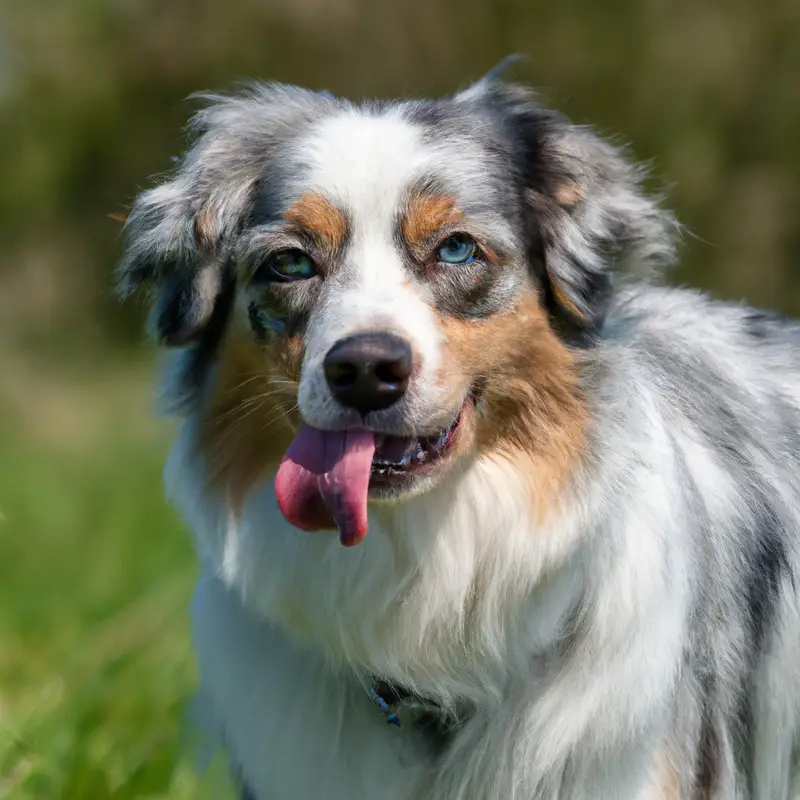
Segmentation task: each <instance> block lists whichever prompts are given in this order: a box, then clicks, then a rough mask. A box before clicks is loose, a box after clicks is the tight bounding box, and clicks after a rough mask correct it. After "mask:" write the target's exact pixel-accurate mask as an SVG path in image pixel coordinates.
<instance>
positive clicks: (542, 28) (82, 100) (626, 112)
mask: <svg viewBox="0 0 800 800" xmlns="http://www.w3.org/2000/svg"><path fill="white" fill-rule="evenodd" d="M798 42H800V3H798V0H716V2H714V1H712V0H606V2H603V3H600V2H596V0H561V2H549V3H543V2H535V1H534V0H526V1H525V2H523V1H522V0H517V1H516V2H512V1H511V0H497V2H492V1H491V0H453V1H452V2H450V0H403V1H402V2H396V3H395V2H385V1H381V0H226V2H221V0H220V2H210V0H195V1H193V2H190V1H189V0H170V1H169V2H166V0H49V1H48V0H0V254H1V255H0V364H2V372H1V373H0V376H1V377H0V800H6V799H7V798H8V799H10V800H23V798H26V799H27V798H29V799H30V800H50V799H51V798H53V799H55V798H69V800H77V798H88V800H103V799H104V798H118V799H119V800H123V799H126V798H175V799H176V800H180V799H182V798H187V800H188V798H201V797H207V798H211V797H214V798H224V797H226V796H227V794H226V790H225V789H224V788H223V777H222V776H223V770H222V767H221V766H219V767H218V768H217V769H216V770H214V769H212V771H211V772H210V773H209V774H207V775H206V777H205V778H202V779H200V778H198V777H197V776H196V775H195V774H194V772H193V770H192V769H191V765H190V763H189V761H188V759H187V758H186V757H185V756H184V755H182V754H183V753H184V752H185V749H186V748H185V745H186V744H187V737H186V735H185V731H184V727H185V726H184V725H183V721H182V714H183V708H184V706H185V702H186V700H187V698H188V697H189V696H190V695H191V691H192V687H193V685H194V680H195V673H194V666H193V662H192V657H191V652H190V649H189V644H188V639H187V628H188V620H187V613H186V608H187V602H188V599H189V596H190V593H191V587H192V581H193V579H194V577H195V566H194V563H193V559H192V555H191V549H190V546H189V539H188V536H187V535H186V534H185V533H184V532H183V531H182V530H181V527H180V525H179V524H178V522H177V520H176V519H175V516H174V515H173V514H172V512H171V511H170V510H169V509H168V508H167V507H166V506H165V504H164V502H163V500H162V494H161V485H160V469H161V464H162V462H163V458H164V455H165V453H166V449H167V446H168V442H169V437H170V435H171V433H172V423H169V422H166V421H163V420H156V419H155V418H154V416H153V403H152V399H151V398H152V378H153V372H154V353H153V352H152V349H151V348H150V347H149V346H148V345H147V344H145V343H142V342H141V326H142V319H143V310H142V308H141V307H140V306H138V305H137V304H132V305H130V306H128V307H125V308H120V307H119V306H118V305H117V304H116V303H115V302H114V301H113V298H112V295H111V272H112V269H113V265H114V262H115V259H116V258H117V255H118V249H119V225H118V224H117V223H115V222H113V221H112V220H110V219H109V217H108V216H107V215H108V214H109V213H124V211H125V209H126V207H127V206H128V204H129V203H130V201H131V200H132V198H133V197H134V196H135V194H136V193H137V191H139V190H140V189H141V188H144V187H145V186H147V185H148V182H149V180H150V179H151V176H153V175H156V174H158V173H160V172H163V171H164V170H166V169H168V168H169V166H170V156H171V155H174V154H177V153H178V152H180V150H181V148H182V146H183V134H182V130H181V128H182V125H183V123H184V121H185V118H186V115H187V113H188V111H189V106H188V105H187V104H186V103H185V102H184V98H185V97H186V96H187V95H188V94H189V93H191V92H193V91H196V90H199V89H225V88H229V87H231V86H232V85H233V84H234V83H235V82H236V81H238V80H240V79H246V78H264V79H276V80H281V81H288V82H292V83H301V84H306V85H309V86H311V87H314V88H320V89H321V88H325V89H329V90H331V91H333V92H337V93H343V94H348V95H352V96H356V97H358V96H376V95H377V96H386V95H395V94H401V95H402V94H428V95H430V94H434V93H440V92H449V91H452V90H454V89H456V88H458V87H461V86H464V85H465V84H466V83H468V82H470V81H472V80H474V79H476V78H477V77H479V76H480V75H481V74H483V73H484V72H485V71H486V70H488V69H489V68H490V67H491V66H492V65H493V64H494V63H496V62H497V61H499V60H500V59H501V58H502V57H503V56H505V55H507V54H509V53H512V52H518V53H522V54H525V55H527V56H528V57H529V58H528V60H527V62H523V63H522V64H519V65H517V66H516V67H515V68H514V70H513V71H512V74H513V75H514V77H517V78H519V79H521V80H524V81H526V82H528V83H531V84H534V85H536V86H538V87H539V88H540V89H541V90H542V91H543V93H544V95H545V97H546V98H547V99H548V101H549V102H550V103H552V104H553V105H556V106H558V107H559V108H561V109H562V110H564V111H566V112H567V113H568V114H569V115H570V116H572V117H573V118H574V119H575V120H577V121H579V122H583V123H592V124H594V125H596V126H598V127H599V128H600V130H601V131H603V132H606V133H610V134H615V135H619V136H620V137H621V138H622V139H623V140H626V141H628V142H630V143H631V144H632V146H633V151H634V153H635V155H636V157H637V158H639V159H642V160H652V162H653V165H654V186H656V187H659V186H666V187H667V188H668V189H669V197H670V203H671V204H672V205H673V206H674V207H675V208H676V209H677V211H678V213H679V215H680V218H681V220H682V221H683V222H684V223H685V224H686V225H687V226H688V228H689V230H690V231H691V232H692V233H693V234H694V235H693V236H690V237H688V238H687V240H686V242H685V245H684V248H683V252H682V260H681V266H680V267H679V269H678V270H677V271H676V273H675V274H674V276H673V277H674V279H675V280H679V281H682V282H686V283H692V284H695V285H699V286H702V287H704V288H707V289H711V290H713V291H714V292H715V293H716V294H718V295H719V296H722V297H727V298H734V299H746V300H748V301H750V302H752V303H755V304H758V305H762V306H771V307H775V308H778V309H781V310H784V311H787V312H793V313H794V312H800V293H799V292H798V284H800V213H799V212H800V197H799V196H798V195H799V194H800V181H799V180H798V178H800V174H799V173H800V46H799V45H798ZM298 800H300V799H299V798H298Z"/></svg>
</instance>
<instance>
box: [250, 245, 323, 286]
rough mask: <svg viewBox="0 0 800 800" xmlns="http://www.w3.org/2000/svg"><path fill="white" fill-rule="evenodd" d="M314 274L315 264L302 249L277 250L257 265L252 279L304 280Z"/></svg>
mask: <svg viewBox="0 0 800 800" xmlns="http://www.w3.org/2000/svg"><path fill="white" fill-rule="evenodd" d="M316 274H317V268H316V265H315V264H314V262H313V261H312V260H311V259H310V258H309V257H308V256H307V255H306V254H305V253H304V252H303V251H302V250H296V249H291V250H278V251H277V252H275V253H272V254H271V255H269V256H268V257H267V259H266V260H265V261H264V262H263V263H262V264H261V265H260V266H259V267H258V269H257V270H256V271H255V274H254V275H253V280H255V281H283V282H287V281H305V280H308V279H309V278H313V277H314V275H316Z"/></svg>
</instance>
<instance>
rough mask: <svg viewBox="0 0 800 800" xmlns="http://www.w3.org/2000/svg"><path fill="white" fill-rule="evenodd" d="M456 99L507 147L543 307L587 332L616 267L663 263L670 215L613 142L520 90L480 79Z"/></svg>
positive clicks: (667, 258) (670, 254)
mask: <svg viewBox="0 0 800 800" xmlns="http://www.w3.org/2000/svg"><path fill="white" fill-rule="evenodd" d="M457 97H458V96H457ZM462 97H463V98H464V101H466V102H473V103H479V104H483V106H484V108H487V107H488V108H489V110H490V112H491V113H492V116H493V117H494V118H495V119H498V120H500V124H501V125H502V127H503V130H504V132H505V136H506V138H507V140H508V142H509V143H510V151H511V161H512V162H513V163H512V168H513V170H514V171H515V173H516V175H515V179H516V182H517V185H518V189H519V193H520V198H521V202H522V206H523V214H524V217H525V227H526V236H527V241H528V249H529V257H530V260H531V264H532V268H533V269H535V270H537V272H538V273H539V279H540V280H541V282H542V283H543V284H544V289H545V299H546V302H547V303H548V305H549V306H550V310H551V312H552V313H553V314H554V316H556V317H557V318H558V321H559V322H560V323H561V324H563V325H565V326H567V327H570V328H571V329H573V330H577V331H578V332H591V331H593V330H596V329H597V328H598V327H599V326H600V325H601V324H602V321H603V319H604V317H605V314H606V311H607V308H608V304H609V301H610V298H611V293H612V288H613V279H614V273H615V272H616V271H617V270H618V269H621V268H626V267H630V268H635V269H637V270H646V271H652V270H654V269H659V270H660V269H661V268H663V267H664V266H666V265H667V264H669V263H670V262H671V261H672V260H673V258H674V243H675V234H676V232H677V225H676V223H675V220H674V218H673V217H672V215H671V214H670V213H668V212H666V211H664V210H663V209H662V208H661V207H660V206H659V203H658V198H653V197H649V196H647V195H646V194H644V193H643V191H642V188H641V186H642V180H643V178H644V172H643V170H642V169H641V168H639V167H637V166H635V165H634V164H632V163H631V162H629V161H628V159H627V158H626V156H625V154H624V152H623V151H622V150H621V149H620V148H617V147H615V146H613V145H612V144H610V143H609V142H607V141H605V140H603V139H602V138H600V137H599V136H597V135H596V134H594V133H593V132H592V131H590V130H588V129H587V128H583V127H580V126H577V125H573V124H571V123H570V122H569V121H568V120H567V119H565V118H564V117H563V116H561V115H560V114H557V113H555V112H553V111H549V110H547V109H544V108H542V107H541V106H540V105H539V104H538V103H537V101H536V97H535V95H534V94H533V92H531V91H530V90H528V89H526V88H524V87H520V86H515V85H507V84H500V83H499V82H498V81H497V80H487V79H484V80H483V81H481V82H479V83H478V84H476V85H475V86H474V87H472V88H470V89H468V90H467V91H466V92H465V93H463V95H462Z"/></svg>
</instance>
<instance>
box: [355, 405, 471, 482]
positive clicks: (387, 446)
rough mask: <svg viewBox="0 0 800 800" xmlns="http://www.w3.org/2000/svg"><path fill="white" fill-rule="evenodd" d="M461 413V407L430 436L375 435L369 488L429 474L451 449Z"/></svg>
mask: <svg viewBox="0 0 800 800" xmlns="http://www.w3.org/2000/svg"><path fill="white" fill-rule="evenodd" d="M463 413H464V408H463V406H462V409H461V411H460V412H459V414H458V416H457V417H456V418H455V420H454V421H453V422H452V424H451V425H449V426H448V427H447V428H443V429H442V430H441V431H439V433H437V434H434V435H433V436H415V437H407V436H391V435H388V434H380V433H379V434H376V435H375V455H374V456H373V457H372V470H371V476H370V487H372V486H374V485H380V484H386V483H389V482H390V481H391V479H392V478H393V477H399V478H402V477H404V476H407V475H418V474H424V473H426V472H430V471H431V469H432V468H433V467H434V465H435V464H436V462H437V461H439V460H440V459H441V458H443V457H444V456H446V455H447V454H448V453H449V452H450V450H451V449H452V447H453V444H454V442H455V439H456V436H457V434H458V429H459V427H460V425H461V418H462V416H463Z"/></svg>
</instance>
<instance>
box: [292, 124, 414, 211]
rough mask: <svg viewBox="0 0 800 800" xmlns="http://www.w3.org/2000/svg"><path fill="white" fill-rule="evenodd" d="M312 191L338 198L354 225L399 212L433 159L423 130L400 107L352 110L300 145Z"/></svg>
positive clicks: (319, 128) (317, 126)
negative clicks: (405, 196)
mask: <svg viewBox="0 0 800 800" xmlns="http://www.w3.org/2000/svg"><path fill="white" fill-rule="evenodd" d="M300 146H301V151H302V153H303V157H304V159H305V160H307V161H308V162H309V166H310V168H311V169H310V174H308V175H307V177H306V180H308V181H309V182H310V184H311V186H312V187H314V188H315V189H316V190H318V191H321V192H323V193H325V194H326V195H327V196H329V197H331V198H335V199H336V200H338V202H339V203H341V205H342V207H343V209H344V210H346V211H347V212H348V214H350V215H352V217H353V218H354V219H353V222H354V227H359V225H361V224H364V223H369V222H370V221H375V220H377V219H380V220H381V221H382V222H384V223H386V224H390V220H391V218H392V217H393V215H394V214H395V213H396V211H397V208H398V205H399V203H400V199H401V197H402V194H403V192H404V191H405V190H406V189H407V187H408V186H409V184H410V183H411V182H412V181H413V179H414V178H415V177H416V176H419V175H420V174H422V173H423V171H424V169H425V167H426V166H427V165H428V164H429V161H430V151H429V150H428V148H426V147H425V146H424V144H423V142H422V141H421V137H420V131H419V128H418V127H417V126H415V125H414V124H413V123H412V122H410V121H408V120H407V119H404V118H403V116H402V115H401V114H400V113H399V111H398V110H396V109H391V110H389V111H386V112H384V113H381V114H377V113H375V114H370V113H367V112H363V111H356V110H351V111H348V112H345V113H343V114H340V115H337V116H334V117H330V118H328V119H326V120H323V121H322V122H320V123H319V124H318V125H316V126H315V127H314V128H313V129H312V131H311V132H310V133H309V135H308V137H307V138H305V139H304V141H303V142H302V143H301V145H300Z"/></svg>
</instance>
